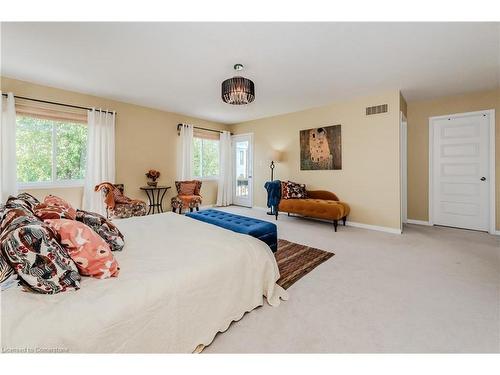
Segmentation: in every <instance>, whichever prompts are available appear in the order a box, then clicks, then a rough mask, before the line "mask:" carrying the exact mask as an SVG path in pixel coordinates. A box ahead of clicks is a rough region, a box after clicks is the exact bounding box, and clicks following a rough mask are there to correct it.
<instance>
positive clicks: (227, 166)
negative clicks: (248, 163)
mask: <svg viewBox="0 0 500 375" xmlns="http://www.w3.org/2000/svg"><path fill="white" fill-rule="evenodd" d="M219 147H220V148H219V185H218V189H217V206H229V205H230V204H232V203H233V178H232V176H233V157H232V156H233V155H232V148H231V133H230V132H228V131H223V132H222V133H221V134H220V143H219Z"/></svg>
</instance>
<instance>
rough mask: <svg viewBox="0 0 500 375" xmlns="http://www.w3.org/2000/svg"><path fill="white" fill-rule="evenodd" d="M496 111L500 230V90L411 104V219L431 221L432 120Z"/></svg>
mask: <svg viewBox="0 0 500 375" xmlns="http://www.w3.org/2000/svg"><path fill="white" fill-rule="evenodd" d="M485 109H495V112H496V118H495V121H496V132H495V133H496V157H495V160H496V215H497V217H496V227H497V229H499V228H500V89H497V90H493V91H484V92H476V93H471V94H466V95H458V96H449V97H444V98H437V99H432V100H425V101H418V102H409V103H408V218H409V219H414V220H424V221H427V220H428V219H429V117H432V116H442V115H448V114H453V113H462V112H473V111H480V110H485Z"/></svg>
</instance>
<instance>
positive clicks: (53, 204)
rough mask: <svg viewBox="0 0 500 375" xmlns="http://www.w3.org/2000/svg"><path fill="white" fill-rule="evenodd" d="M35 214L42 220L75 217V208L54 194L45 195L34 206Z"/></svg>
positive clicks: (72, 218) (73, 218)
mask: <svg viewBox="0 0 500 375" xmlns="http://www.w3.org/2000/svg"><path fill="white" fill-rule="evenodd" d="M34 210H35V215H36V216H38V217H40V218H41V219H42V220H46V219H71V220H75V219H76V210H75V209H74V208H73V207H72V206H71V205H70V204H69V203H68V202H66V201H65V200H64V199H62V198H59V197H56V196H55V195H47V196H46V197H45V199H44V200H43V203H40V204H38V205H36V206H35V209H34Z"/></svg>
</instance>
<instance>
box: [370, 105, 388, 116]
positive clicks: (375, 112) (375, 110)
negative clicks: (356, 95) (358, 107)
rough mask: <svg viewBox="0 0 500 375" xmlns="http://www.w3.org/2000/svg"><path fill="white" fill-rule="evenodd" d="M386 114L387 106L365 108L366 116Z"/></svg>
mask: <svg viewBox="0 0 500 375" xmlns="http://www.w3.org/2000/svg"><path fill="white" fill-rule="evenodd" d="M386 112H387V104H380V105H374V106H373V107H366V115H367V116H370V115H378V114H379V113H386Z"/></svg>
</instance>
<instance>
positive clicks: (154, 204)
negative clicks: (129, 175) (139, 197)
mask: <svg viewBox="0 0 500 375" xmlns="http://www.w3.org/2000/svg"><path fill="white" fill-rule="evenodd" d="M170 188H171V186H141V188H140V189H141V190H143V191H145V192H146V195H147V196H148V200H149V209H148V213H147V215H149V214H154V213H155V210H156V213H158V214H159V213H160V212H163V206H162V204H163V197H164V196H165V193H166V192H167V190H168V189H170ZM155 193H156V196H155Z"/></svg>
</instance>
